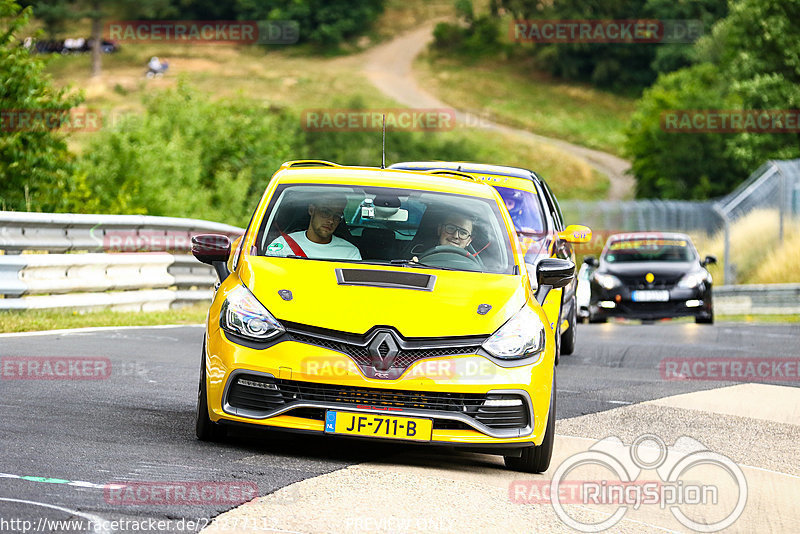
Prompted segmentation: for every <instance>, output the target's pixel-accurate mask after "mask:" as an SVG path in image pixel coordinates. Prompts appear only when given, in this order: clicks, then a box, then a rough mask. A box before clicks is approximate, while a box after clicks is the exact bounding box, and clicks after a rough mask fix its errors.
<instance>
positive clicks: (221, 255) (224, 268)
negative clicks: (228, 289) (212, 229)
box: [192, 234, 231, 282]
mask: <svg viewBox="0 0 800 534" xmlns="http://www.w3.org/2000/svg"><path fill="white" fill-rule="evenodd" d="M192 254H193V255H194V257H195V258H197V260H198V261H200V262H202V263H207V264H208V265H211V266H212V267H214V270H216V271H217V276H219V280H220V282H221V281H223V280H225V279H226V278H227V277H228V275H229V274H231V272H230V271H229V270H228V257H229V256H230V255H231V240H230V239H228V236H225V235H222V234H199V235H195V236H192Z"/></svg>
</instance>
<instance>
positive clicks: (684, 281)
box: [678, 271, 708, 289]
mask: <svg viewBox="0 0 800 534" xmlns="http://www.w3.org/2000/svg"><path fill="white" fill-rule="evenodd" d="M706 280H708V274H707V273H705V272H704V271H697V272H695V273H689V274H686V275H684V276H683V278H681V280H680V282H678V287H682V288H684V289H694V288H696V287H697V286H699V285H700V284H702V283H703V282H705V281H706Z"/></svg>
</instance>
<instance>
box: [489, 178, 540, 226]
mask: <svg viewBox="0 0 800 534" xmlns="http://www.w3.org/2000/svg"><path fill="white" fill-rule="evenodd" d="M494 188H495V189H497V192H498V193H500V196H501V197H503V200H504V201H505V203H506V208H507V209H508V213H509V214H510V215H511V220H512V221H514V227H515V228H516V229H517V232H518V233H520V234H523V235H530V234H543V233H544V223H543V220H544V217H543V216H542V208H541V205H540V204H539V200H538V199H537V198H536V195H535V194H534V193H531V192H530V191H522V190H520V189H513V188H511V187H501V186H497V185H496V186H494Z"/></svg>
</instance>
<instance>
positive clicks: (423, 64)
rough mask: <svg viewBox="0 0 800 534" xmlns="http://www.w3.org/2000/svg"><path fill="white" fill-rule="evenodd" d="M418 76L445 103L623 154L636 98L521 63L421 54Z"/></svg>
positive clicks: (537, 131)
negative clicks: (625, 131)
mask: <svg viewBox="0 0 800 534" xmlns="http://www.w3.org/2000/svg"><path fill="white" fill-rule="evenodd" d="M414 68H415V71H416V75H417V78H418V79H419V80H420V82H421V83H422V84H423V85H424V86H425V87H427V88H428V89H429V90H431V91H432V92H433V93H434V94H435V95H436V96H438V97H439V98H440V99H441V100H442V101H444V102H446V103H456V102H457V103H458V105H459V106H461V107H463V108H466V109H470V110H481V111H484V112H488V113H489V114H490V116H491V117H492V118H493V119H494V120H496V121H497V122H501V123H504V124H508V125H511V126H516V127H519V128H523V129H525V130H530V131H532V132H535V133H538V134H541V135H546V136H549V137H556V138H559V139H564V140H566V141H570V142H572V143H576V144H579V145H583V146H587V147H590V148H595V149H599V150H604V151H606V152H611V153H612V154H617V155H620V154H621V152H622V144H623V141H624V134H623V129H624V127H625V124H626V123H627V121H628V120H629V118H630V116H631V114H632V113H633V110H634V102H635V101H634V99H632V98H626V97H622V96H618V95H614V94H611V93H608V92H604V91H600V90H598V89H595V88H593V87H591V86H588V85H582V84H576V83H567V82H563V81H558V80H554V79H552V78H551V77H550V76H548V75H547V74H544V73H541V72H537V71H536V70H533V68H532V67H531V68H526V66H525V65H520V64H519V63H518V62H502V61H497V60H496V59H492V60H491V61H490V60H483V61H475V62H472V61H470V62H465V61H462V60H457V59H443V58H438V57H434V56H430V55H429V56H427V57H420V58H418V59H417V62H416V64H415V65H414Z"/></svg>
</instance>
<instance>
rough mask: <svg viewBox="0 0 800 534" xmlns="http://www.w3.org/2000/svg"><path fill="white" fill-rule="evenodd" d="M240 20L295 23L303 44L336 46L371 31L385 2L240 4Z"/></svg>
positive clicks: (243, 0) (255, 0)
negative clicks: (290, 21) (287, 21)
mask: <svg viewBox="0 0 800 534" xmlns="http://www.w3.org/2000/svg"><path fill="white" fill-rule="evenodd" d="M236 1H237V10H238V12H239V16H240V18H243V19H254V20H292V21H295V22H297V23H298V24H299V26H300V41H301V42H308V43H314V44H316V45H322V46H331V45H336V44H339V43H341V42H342V41H344V40H345V39H349V38H351V37H354V36H358V35H361V34H363V33H364V32H365V31H367V30H368V29H369V28H370V26H371V25H372V23H373V22H374V21H375V19H376V18H377V17H378V16H379V15H380V14H381V13H383V8H384V3H385V0H360V1H358V2H352V1H350V0H266V1H264V0H236Z"/></svg>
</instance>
